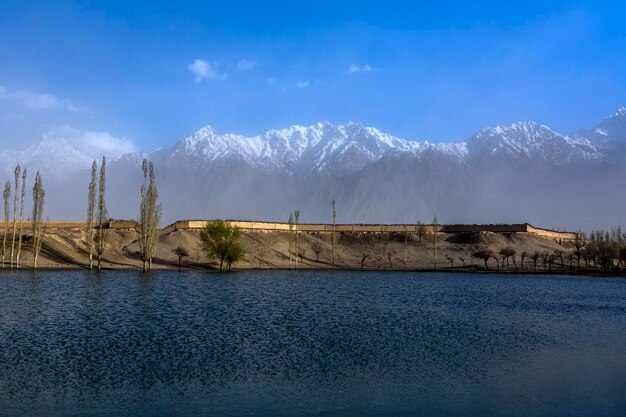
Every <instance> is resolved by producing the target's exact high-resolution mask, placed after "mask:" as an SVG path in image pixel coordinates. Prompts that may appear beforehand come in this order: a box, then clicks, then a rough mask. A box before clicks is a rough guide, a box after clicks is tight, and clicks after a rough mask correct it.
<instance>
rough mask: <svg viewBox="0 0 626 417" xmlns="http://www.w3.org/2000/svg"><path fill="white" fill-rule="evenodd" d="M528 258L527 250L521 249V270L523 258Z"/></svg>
mask: <svg viewBox="0 0 626 417" xmlns="http://www.w3.org/2000/svg"><path fill="white" fill-rule="evenodd" d="M526 258H528V252H526V251H522V253H521V254H520V259H521V265H520V266H521V268H522V270H523V269H524V259H526Z"/></svg>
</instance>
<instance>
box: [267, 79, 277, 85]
mask: <svg viewBox="0 0 626 417" xmlns="http://www.w3.org/2000/svg"><path fill="white" fill-rule="evenodd" d="M275 82H276V78H272V77H270V78H268V79H267V83H268V84H270V85H271V84H274V83H275Z"/></svg>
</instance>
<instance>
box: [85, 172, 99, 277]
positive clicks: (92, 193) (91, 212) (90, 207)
mask: <svg viewBox="0 0 626 417" xmlns="http://www.w3.org/2000/svg"><path fill="white" fill-rule="evenodd" d="M97 172H98V163H97V162H96V161H95V160H94V161H93V164H91V181H90V182H89V191H88V193H87V229H86V230H85V231H86V234H87V242H86V243H87V250H88V251H89V269H93V244H94V242H93V238H94V233H93V232H94V221H95V209H96V181H97V178H96V176H97Z"/></svg>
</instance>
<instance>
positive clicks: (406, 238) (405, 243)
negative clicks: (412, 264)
mask: <svg viewBox="0 0 626 417" xmlns="http://www.w3.org/2000/svg"><path fill="white" fill-rule="evenodd" d="M403 237H404V258H403V262H404V270H405V271H406V246H407V243H408V240H409V232H408V231H407V230H406V226H404V236H403Z"/></svg>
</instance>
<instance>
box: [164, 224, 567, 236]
mask: <svg viewBox="0 0 626 417" xmlns="http://www.w3.org/2000/svg"><path fill="white" fill-rule="evenodd" d="M206 223H207V220H182V221H177V222H175V223H173V224H171V225H169V226H168V227H166V228H165V229H164V230H165V231H166V232H170V231H174V230H194V229H196V230H197V229H201V228H203V227H204V226H205V225H206ZM228 223H230V224H231V225H233V226H237V227H239V228H240V229H243V230H259V231H272V230H274V231H289V230H292V229H290V227H289V224H288V223H272V222H252V221H242V220H231V221H228ZM423 227H424V232H425V233H427V234H428V233H433V231H434V230H435V226H434V225H423ZM436 227H437V230H438V231H439V232H441V233H468V232H494V233H532V234H535V235H539V236H542V237H546V238H550V239H562V240H573V239H576V233H571V232H559V231H556V230H549V229H542V228H538V227H534V226H531V225H530V224H528V223H523V224H486V225H476V224H471V225H461V224H455V225H438V226H436ZM333 228H334V230H336V231H337V232H364V233H382V232H395V233H404V232H415V231H416V225H415V224H388V225H384V224H337V225H335V226H333V225H332V224H300V225H298V230H299V231H302V232H332V231H333Z"/></svg>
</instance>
